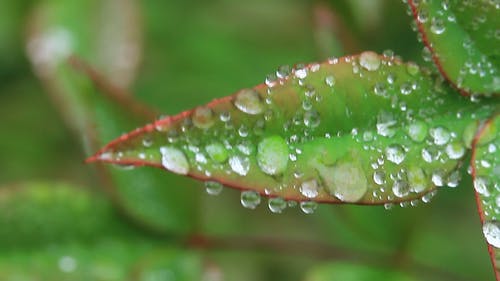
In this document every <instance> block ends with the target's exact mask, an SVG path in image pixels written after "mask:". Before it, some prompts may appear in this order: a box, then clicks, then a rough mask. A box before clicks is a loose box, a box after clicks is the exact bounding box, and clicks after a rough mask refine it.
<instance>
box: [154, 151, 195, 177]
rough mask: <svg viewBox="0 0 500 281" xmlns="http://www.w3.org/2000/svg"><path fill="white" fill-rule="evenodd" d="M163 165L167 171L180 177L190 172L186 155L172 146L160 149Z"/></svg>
mask: <svg viewBox="0 0 500 281" xmlns="http://www.w3.org/2000/svg"><path fill="white" fill-rule="evenodd" d="M160 153H161V155H162V158H161V163H162V165H163V167H165V169H167V170H169V171H171V172H173V173H176V174H180V175H186V174H187V173H188V172H189V163H188V160H187V158H186V156H185V155H184V153H183V152H182V151H181V150H179V149H177V148H175V147H172V146H162V147H160Z"/></svg>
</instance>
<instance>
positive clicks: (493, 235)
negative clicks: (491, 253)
mask: <svg viewBox="0 0 500 281" xmlns="http://www.w3.org/2000/svg"><path fill="white" fill-rule="evenodd" d="M483 234H484V237H485V238H486V241H488V244H490V245H491V246H493V247H495V248H500V223H499V222H498V221H496V220H495V221H487V222H485V223H484V225H483Z"/></svg>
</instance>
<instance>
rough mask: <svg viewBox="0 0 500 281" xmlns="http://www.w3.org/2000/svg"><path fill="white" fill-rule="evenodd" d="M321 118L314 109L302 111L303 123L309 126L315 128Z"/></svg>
mask: <svg viewBox="0 0 500 281" xmlns="http://www.w3.org/2000/svg"><path fill="white" fill-rule="evenodd" d="M320 121H321V118H320V117H319V113H318V112H317V111H316V110H310V111H307V112H306V113H304V125H306V127H309V128H316V127H318V126H319V123H320Z"/></svg>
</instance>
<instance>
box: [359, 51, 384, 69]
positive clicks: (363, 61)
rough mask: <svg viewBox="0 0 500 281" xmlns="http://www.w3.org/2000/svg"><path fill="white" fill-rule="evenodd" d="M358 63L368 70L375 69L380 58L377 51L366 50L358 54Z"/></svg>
mask: <svg viewBox="0 0 500 281" xmlns="http://www.w3.org/2000/svg"><path fill="white" fill-rule="evenodd" d="M359 64H360V65H361V66H362V67H363V68H364V69H366V70H368V71H375V70H377V69H378V68H379V67H380V58H379V56H378V55H377V53H375V52H372V51H366V52H363V53H361V55H360V56H359Z"/></svg>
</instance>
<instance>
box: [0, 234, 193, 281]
mask: <svg viewBox="0 0 500 281" xmlns="http://www.w3.org/2000/svg"><path fill="white" fill-rule="evenodd" d="M202 272H203V267H202V260H201V257H200V255H199V254H198V253H196V252H191V251H185V250H180V249H176V248H175V247H172V246H170V245H164V244H161V243H157V242H147V241H144V240H141V239H123V238H116V237H115V238H114V239H102V238H101V239H100V241H98V242H95V243H91V244H86V245H81V244H72V243H66V244H56V245H52V246H51V247H44V248H41V249H38V250H33V251H19V250H17V251H11V252H3V253H2V255H1V256H0V279H1V280H46V281H52V280H53V281H60V280H68V281H69V280H73V281H75V280H76V281H79V280H82V281H83V280H101V281H121V280H140V281H149V280H181V281H189V280H201V278H202Z"/></svg>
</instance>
